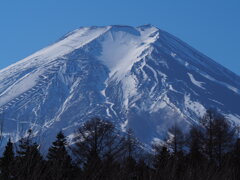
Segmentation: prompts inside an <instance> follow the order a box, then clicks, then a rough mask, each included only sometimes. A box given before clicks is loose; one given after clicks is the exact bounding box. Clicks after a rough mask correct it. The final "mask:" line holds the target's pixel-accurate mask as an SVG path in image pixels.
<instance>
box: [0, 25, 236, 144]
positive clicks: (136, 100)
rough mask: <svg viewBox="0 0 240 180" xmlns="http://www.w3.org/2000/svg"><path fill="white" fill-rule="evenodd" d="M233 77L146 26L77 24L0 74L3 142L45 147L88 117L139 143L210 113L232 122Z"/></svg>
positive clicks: (161, 137)
mask: <svg viewBox="0 0 240 180" xmlns="http://www.w3.org/2000/svg"><path fill="white" fill-rule="evenodd" d="M239 106H240V77H239V76H238V75H236V74H234V73H233V72H231V71H230V70H228V69H226V68H224V67H223V66H221V65H219V64H218V63H216V62H214V61H213V60H211V59H210V58H208V57H207V56H205V55H203V54H202V53H200V52H198V51H197V50H195V49H194V48H192V47H191V46H189V45H188V44H186V43H184V42H183V41H181V40H179V39H178V38H176V37H174V36H173V35H171V34H169V33H167V32H165V31H163V30H160V29H158V28H156V27H154V26H152V25H144V26H140V27H130V26H105V27H82V28H79V29H77V30H75V31H73V32H71V33H69V34H67V35H65V36H64V37H63V38H61V39H60V40H59V41H57V42H56V43H54V44H52V45H50V46H49V47H46V48H45V49H42V50H40V51H38V52H36V53H35V54H33V55H31V56H29V57H27V58H25V59H23V60H21V61H19V62H17V63H15V64H13V65H11V66H9V67H7V68H5V69H3V70H1V71H0V116H1V117H0V119H1V121H2V122H1V126H2V131H3V136H4V139H5V140H6V139H7V138H8V137H11V138H13V140H14V141H17V140H18V139H19V138H20V137H22V136H24V135H25V134H26V132H27V131H28V130H29V129H32V130H33V132H34V135H35V137H36V138H38V140H39V141H41V142H42V143H43V144H45V145H46V146H47V145H49V144H50V143H51V142H52V140H53V139H54V137H55V135H56V134H57V132H58V131H60V130H63V132H64V133H65V134H66V135H67V136H68V137H69V139H71V138H72V137H73V135H74V131H75V130H76V128H77V127H79V126H80V125H81V124H82V123H83V122H85V121H86V120H89V119H91V118H93V117H100V118H102V119H106V120H110V121H112V122H113V123H114V124H115V125H116V127H117V128H118V129H120V130H122V131H123V132H124V131H126V129H127V128H131V129H133V131H134V133H135V135H136V137H137V138H138V139H139V140H140V141H141V142H143V143H144V144H146V145H150V144H151V143H152V142H161V141H163V140H164V138H165V137H166V135H167V134H168V128H170V127H171V126H172V125H173V124H175V123H178V124H179V125H180V126H181V127H182V129H183V130H184V131H185V130H186V131H187V129H188V128H189V127H190V126H191V125H197V124H199V118H200V117H201V116H203V115H204V113H205V112H206V110H207V109H208V108H216V109H218V110H219V111H220V112H221V113H222V114H224V115H225V116H226V117H227V119H228V120H229V122H230V123H231V124H232V125H233V126H238V125H240V109H239Z"/></svg>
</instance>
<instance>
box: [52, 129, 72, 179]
mask: <svg viewBox="0 0 240 180" xmlns="http://www.w3.org/2000/svg"><path fill="white" fill-rule="evenodd" d="M56 138H57V140H56V141H54V142H53V143H52V146H51V147H50V148H49V150H48V154H47V158H48V168H49V179H54V180H62V179H64V180H65V179H71V178H72V177H71V174H73V166H72V162H71V161H72V160H71V157H70V156H69V155H68V152H67V150H66V147H65V146H66V145H67V140H66V137H65V136H64V134H63V133H62V131H60V132H59V133H58V134H57V136H56Z"/></svg>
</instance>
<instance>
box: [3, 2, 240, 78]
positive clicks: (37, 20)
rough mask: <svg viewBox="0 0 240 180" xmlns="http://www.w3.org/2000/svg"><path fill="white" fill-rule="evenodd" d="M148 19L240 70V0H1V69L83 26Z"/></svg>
mask: <svg viewBox="0 0 240 180" xmlns="http://www.w3.org/2000/svg"><path fill="white" fill-rule="evenodd" d="M149 23H150V24H153V25H155V26H157V27H159V28H161V29H163V30H166V31H168V32H169V33H171V34H174V35H175V36H177V37H179V38H180V39H182V40H184V41H185V42H187V43H189V44H190V45H191V46H193V47H195V48H196V49H198V50H199V51H201V52H203V53H204V54H206V55H207V56H209V57H211V58H212V59H214V60H215V61H217V62H219V63H220V64H222V65H224V66H226V67H227V68H229V69H231V70H232V71H234V72H236V73H237V74H239V75H240V1H239V0H200V1H194V0H18V1H15V0H1V1H0V69H2V68H4V67H6V66H8V65H10V64H12V63H14V62H16V61H18V60H20V59H23V58H24V57H26V56H28V55H30V54H32V53H33V52H35V51H37V50H39V49H41V48H43V47H45V46H47V45H49V44H51V43H53V42H55V41H56V40H57V39H59V38H60V37H61V36H63V35H64V34H65V33H67V32H69V31H71V30H74V29H76V28H78V27H80V26H92V25H112V24H122V25H132V26H139V25H142V24H149Z"/></svg>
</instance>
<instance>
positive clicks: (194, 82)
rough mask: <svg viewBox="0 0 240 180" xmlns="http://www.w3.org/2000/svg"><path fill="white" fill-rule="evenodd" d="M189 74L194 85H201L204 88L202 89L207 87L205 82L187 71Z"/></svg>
mask: <svg viewBox="0 0 240 180" xmlns="http://www.w3.org/2000/svg"><path fill="white" fill-rule="evenodd" d="M187 74H188V76H189V78H190V80H191V82H192V83H193V84H194V85H196V86H198V87H200V88H202V89H205V88H204V87H203V84H205V83H204V82H200V81H197V80H196V79H195V78H194V76H193V75H192V74H191V73H187Z"/></svg>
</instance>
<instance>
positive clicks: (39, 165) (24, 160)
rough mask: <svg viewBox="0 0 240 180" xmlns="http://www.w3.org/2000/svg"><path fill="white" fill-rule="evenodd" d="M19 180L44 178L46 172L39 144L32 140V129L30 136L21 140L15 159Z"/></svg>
mask: <svg viewBox="0 0 240 180" xmlns="http://www.w3.org/2000/svg"><path fill="white" fill-rule="evenodd" d="M15 171H16V172H15V174H16V179H17V180H22V179H24V180H28V179H34V180H35V179H36V180H38V179H39V180H40V179H42V175H43V174H44V166H43V158H42V156H41V154H40V152H39V145H38V144H37V143H35V142H34V143H33V142H32V131H31V130H29V131H28V136H27V137H25V138H21V139H20V140H19V149H18V150H17V156H16V161H15Z"/></svg>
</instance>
